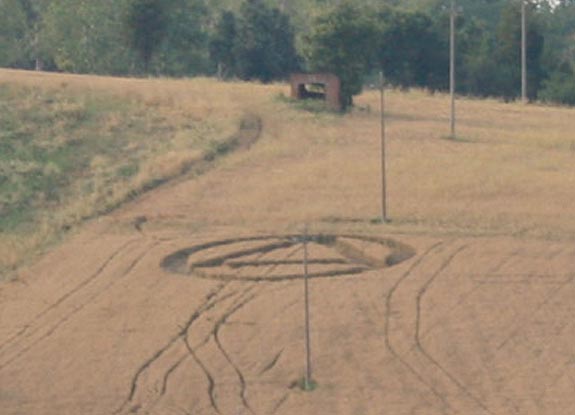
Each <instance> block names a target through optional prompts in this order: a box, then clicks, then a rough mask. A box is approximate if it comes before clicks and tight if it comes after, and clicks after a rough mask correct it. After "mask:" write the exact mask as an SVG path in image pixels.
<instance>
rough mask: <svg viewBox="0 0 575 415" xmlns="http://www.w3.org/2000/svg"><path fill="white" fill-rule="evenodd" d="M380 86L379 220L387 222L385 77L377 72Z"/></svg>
mask: <svg viewBox="0 0 575 415" xmlns="http://www.w3.org/2000/svg"><path fill="white" fill-rule="evenodd" d="M379 81H380V88H381V220H382V221H383V222H387V179H386V160H385V159H386V157H385V78H384V76H383V71H381V72H380V73H379Z"/></svg>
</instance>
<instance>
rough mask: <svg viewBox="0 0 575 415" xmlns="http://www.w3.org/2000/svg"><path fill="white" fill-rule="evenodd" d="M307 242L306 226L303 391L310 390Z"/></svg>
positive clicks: (304, 241)
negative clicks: (304, 365)
mask: <svg viewBox="0 0 575 415" xmlns="http://www.w3.org/2000/svg"><path fill="white" fill-rule="evenodd" d="M307 240H308V229H307V225H306V226H305V230H304V237H303V269H304V279H303V280H304V289H305V293H304V302H305V356H306V370H305V380H304V381H305V385H304V389H305V390H310V389H311V382H312V380H311V347H310V329H309V284H308V280H309V275H308V266H307V264H308V255H307Z"/></svg>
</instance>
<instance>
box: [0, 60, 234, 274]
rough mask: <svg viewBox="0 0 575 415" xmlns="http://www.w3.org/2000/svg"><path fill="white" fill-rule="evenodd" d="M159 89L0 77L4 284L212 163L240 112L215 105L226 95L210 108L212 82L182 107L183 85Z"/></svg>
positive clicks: (152, 84)
mask: <svg viewBox="0 0 575 415" xmlns="http://www.w3.org/2000/svg"><path fill="white" fill-rule="evenodd" d="M158 82H160V81H153V80H150V81H146V80H141V81H138V80H122V79H106V78H95V77H74V76H64V75H47V74H46V75H35V74H32V73H24V72H15V71H2V72H1V73H0V126H1V128H0V234H1V235H2V236H1V238H0V275H1V274H2V272H3V271H4V272H5V271H7V270H9V269H11V268H13V267H14V266H16V265H17V264H18V263H20V262H21V261H22V260H23V259H25V258H26V257H27V256H28V255H29V254H30V253H34V251H35V250H37V249H38V248H39V247H41V246H43V245H45V244H46V243H49V242H50V241H53V240H54V239H55V238H57V237H58V236H59V235H61V234H62V232H63V231H66V230H68V229H70V228H71V227H73V226H74V225H76V224H78V223H80V222H82V221H83V220H85V219H87V218H91V217H93V216H95V215H98V214H101V213H103V212H107V211H109V210H111V209H113V208H114V207H116V206H118V205H119V204H121V203H122V202H124V201H126V200H128V199H130V198H132V197H133V196H135V195H137V194H139V193H140V192H141V191H143V190H145V189H149V188H151V187H154V186H155V185H157V184H158V183H161V182H162V181H165V180H166V179H170V178H173V177H176V176H178V175H180V174H182V173H183V172H185V171H186V170H187V169H188V168H189V167H190V165H191V163H193V162H194V161H196V160H199V159H202V158H204V157H210V155H211V154H213V152H214V151H218V149H219V148H220V147H221V143H222V142H223V141H224V140H226V139H227V138H228V137H229V136H230V135H232V134H233V133H234V132H235V130H236V129H237V128H238V126H239V124H240V121H241V117H242V112H241V109H240V108H236V107H234V106H233V104H232V102H233V100H230V102H227V103H225V102H218V100H226V98H230V97H229V96H227V95H226V94H222V96H219V97H213V98H212V99H211V100H210V99H208V97H207V96H208V94H206V93H204V91H203V88H205V87H206V84H209V83H210V81H203V82H198V83H196V86H195V89H194V88H191V90H190V88H187V91H186V95H185V99H184V98H183V97H179V96H178V94H181V93H182V90H186V84H185V83H183V82H182V83H176V82H173V83H172V84H171V88H170V87H167V88H166V87H164V88H158ZM194 96H196V97H197V98H196V99H194V98H193V97H194ZM215 107H217V111H215V110H214V108H215Z"/></svg>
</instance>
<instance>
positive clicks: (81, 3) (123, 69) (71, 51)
mask: <svg viewBox="0 0 575 415" xmlns="http://www.w3.org/2000/svg"><path fill="white" fill-rule="evenodd" d="M127 4H128V2H127V0H99V1H92V0H53V1H52V3H51V5H50V7H49V8H48V9H47V10H46V13H45V15H44V22H45V24H44V27H43V30H42V32H41V37H42V39H43V44H44V49H45V50H46V51H47V52H48V53H49V54H50V56H51V57H52V59H53V61H54V63H55V64H56V66H57V68H58V69H59V70H63V71H67V72H77V73H104V74H124V73H128V72H130V68H131V66H132V63H133V61H134V59H133V54H132V53H131V50H130V49H129V48H128V47H127V46H126V45H125V42H123V21H122V18H121V15H122V13H118V11H119V10H120V11H121V10H125V8H126V7H127Z"/></svg>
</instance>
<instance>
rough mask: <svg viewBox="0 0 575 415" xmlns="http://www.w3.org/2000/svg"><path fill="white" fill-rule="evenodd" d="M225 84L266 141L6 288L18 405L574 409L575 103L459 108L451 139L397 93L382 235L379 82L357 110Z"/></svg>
mask: <svg viewBox="0 0 575 415" xmlns="http://www.w3.org/2000/svg"><path fill="white" fill-rule="evenodd" d="M22 76H23V77H25V75H22ZM109 82H113V81H112V80H110V81H109ZM164 82H166V84H167V85H170V81H164ZM189 82H190V83H191V84H193V82H194V81H189ZM204 82H205V81H204ZM179 85H181V84H179ZM190 88H192V89H193V88H194V87H193V85H192V86H191V87H190ZM229 88H230V89H231V90H233V91H235V92H234V93H235V94H237V96H238V97H241V96H243V95H242V94H246V95H247V96H250V97H251V100H250V101H248V103H246V110H247V111H248V112H249V113H250V114H257V116H258V117H259V118H260V119H261V125H262V129H261V132H260V136H259V138H258V140H257V141H254V142H253V143H251V146H244V147H242V146H240V147H239V148H237V149H232V150H231V151H230V152H229V154H227V155H226V156H225V157H222V158H218V159H216V160H213V161H212V162H211V164H210V165H209V167H206V168H205V171H203V172H201V174H200V173H198V172H193V173H189V174H186V175H184V176H182V177H180V178H178V179H177V180H176V181H174V182H171V183H168V184H166V185H164V186H162V187H159V188H158V189H155V190H152V191H150V192H148V193H146V194H144V195H143V196H141V197H139V198H136V199H135V200H133V201H131V202H129V203H127V204H125V205H124V206H122V207H121V208H119V209H117V210H115V211H113V212H112V213H110V214H108V215H106V216H102V217H100V218H97V219H93V220H91V221H90V222H87V223H85V224H83V225H82V226H79V227H78V228H76V229H75V230H74V231H72V232H71V233H70V234H69V235H67V236H66V237H65V238H64V240H63V241H62V242H61V243H60V244H58V245H57V246H56V245H53V246H51V247H50V248H46V252H45V253H43V254H42V255H39V256H38V257H37V259H35V260H33V261H31V262H30V263H29V264H28V265H25V266H22V267H21V268H19V269H18V270H17V272H16V276H15V277H14V278H12V279H11V280H10V281H6V282H3V283H1V285H0V413H2V415H4V414H6V415H16V414H18V415H36V414H38V415H44V414H45V415H63V414H70V415H76V414H82V415H91V414H94V415H100V414H101V415H108V414H109V415H111V414H122V415H128V414H154V415H163V414H167V415H172V414H173V415H180V414H181V415H185V414H194V415H195V414H199V415H202V414H210V415H211V414H214V415H217V414H221V415H228V414H229V415H238V414H262V415H264V414H278V415H280V414H324V413H325V414H357V415H360V414H374V415H376V414H382V413H389V414H394V415H410V414H415V415H424V414H425V415H440V414H441V415H443V414H461V415H475V414H497V415H499V414H522V415H523V414H530V415H531V414H533V415H535V414H537V415H540V414H543V415H546V414H549V415H557V414H569V413H571V412H572V411H574V410H575V398H574V395H573V394H572V390H573V387H574V381H575V366H574V364H573V363H574V356H575V355H574V351H573V346H572V344H573V340H574V339H575V325H574V324H573V323H572V319H571V318H570V317H571V315H572V309H573V305H572V304H573V301H572V297H573V296H574V295H575V292H574V291H575V283H574V280H575V271H573V270H574V269H575V267H574V266H575V238H573V232H575V214H574V213H573V212H572V209H571V207H570V205H569V203H567V201H568V200H570V197H571V195H572V184H573V180H575V170H574V169H575V167H573V166H575V163H573V158H574V157H575V153H574V152H573V150H572V147H571V144H570V143H571V140H572V138H571V136H570V135H569V131H573V128H574V127H575V124H574V123H575V117H573V114H574V112H573V111H572V110H568V109H560V108H546V107H537V106H529V107H522V106H520V105H513V104H509V105H504V104H501V103H497V102H491V101H485V102H483V101H463V102H462V103H461V107H460V108H461V109H460V111H461V117H462V121H461V134H462V137H463V138H464V139H461V140H459V141H453V140H446V139H444V138H443V135H444V134H445V132H444V131H443V129H446V128H447V123H446V122H445V120H446V118H445V114H446V112H447V109H448V107H447V106H445V111H444V112H442V111H443V109H441V108H443V105H444V104H446V103H447V102H448V101H447V99H446V98H445V97H442V96H428V95H426V94H424V93H421V92H414V93H409V94H405V93H400V92H393V93H392V94H390V97H389V99H390V107H391V108H390V115H389V140H390V141H389V150H390V151H389V157H390V170H389V180H390V197H389V202H390V216H391V218H392V221H391V223H386V224H382V223H378V222H377V221H376V220H374V218H376V217H377V214H378V213H377V212H378V200H379V196H378V177H379V176H378V163H377V161H378V159H377V155H378V151H377V149H378V130H377V125H378V121H379V120H378V115H377V113H376V111H375V110H374V109H373V108H372V109H371V110H370V109H369V108H370V106H373V107H374V108H375V104H374V103H376V102H377V94H375V93H373V92H370V93H366V94H365V95H364V96H362V97H360V99H359V100H358V103H359V105H360V106H361V107H362V108H364V110H363V111H357V112H354V113H352V114H350V115H348V116H345V117H341V116H335V115H330V114H308V113H301V112H299V111H296V110H295V109H293V108H291V107H289V106H287V105H286V104H285V103H282V102H278V101H277V100H274V99H273V96H274V94H277V93H278V92H279V91H283V90H284V89H285V87H284V86H282V85H277V86H253V85H252V86H251V88H252V89H253V90H255V91H258V92H257V94H258V98H257V99H256V98H254V97H253V94H252V95H250V94H251V93H250V89H249V88H247V86H245V85H239V86H235V85H233V84H230V86H229ZM234 88H238V89H234ZM181 94H182V96H184V95H185V88H183V87H182V91H181ZM246 99H247V98H246ZM238 102H241V100H240V99H239V98H238ZM234 105H235V104H234ZM212 111H218V107H217V106H216V105H214V107H213V109H212ZM227 111H228V113H229V114H233V115H234V116H237V117H238V118H241V116H242V114H243V112H241V111H237V110H236V109H235V107H234V109H233V111H232V110H229V109H228V110H227ZM230 116H231V115H230ZM550 118H552V119H553V120H555V121H558V120H559V121H560V122H555V123H551V122H550V121H549V119H550ZM522 120H527V121H526V122H527V123H528V125H527V126H526V127H525V129H524V130H523V129H522V128H520V127H517V125H521V124H520V121H522ZM545 126H548V129H546V128H545ZM430 131H434V132H433V133H430ZM538 132H539V135H538ZM306 224H307V225H308V227H309V238H308V239H309V242H307V244H306V249H307V254H308V259H309V261H308V267H309V274H310V277H311V279H310V281H309V287H310V313H311V351H312V372H313V380H314V381H315V383H316V387H315V389H314V390H313V391H303V390H302V388H301V387H300V385H301V382H302V378H303V375H304V373H305V338H304V295H303V294H304V291H303V289H304V283H303V278H302V277H303V264H302V262H303V257H304V244H303V238H302V234H303V232H304V226H305V225H306Z"/></svg>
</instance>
